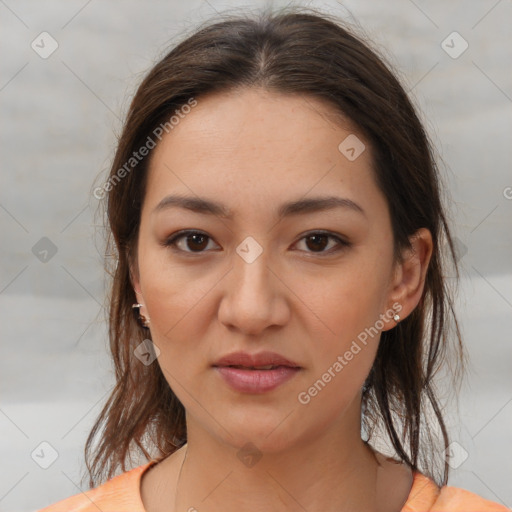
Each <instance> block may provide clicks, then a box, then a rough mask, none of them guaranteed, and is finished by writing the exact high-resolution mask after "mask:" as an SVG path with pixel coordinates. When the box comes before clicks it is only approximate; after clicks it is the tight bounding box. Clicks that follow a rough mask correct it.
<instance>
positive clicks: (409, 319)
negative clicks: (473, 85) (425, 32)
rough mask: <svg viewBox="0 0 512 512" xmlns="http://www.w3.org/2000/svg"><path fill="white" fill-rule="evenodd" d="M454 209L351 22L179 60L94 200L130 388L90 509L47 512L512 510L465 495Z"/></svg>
mask: <svg viewBox="0 0 512 512" xmlns="http://www.w3.org/2000/svg"><path fill="white" fill-rule="evenodd" d="M440 190H441V184H440V181H439V177H438V173H437V169H436V166H435V162H434V159H433V156H432V150H431V147H430V144H429V141H428V138H427V136H426V134H425V132H424V129H423V127H422V125H421V123H420V121H419V120H418V117H417V115H416V113H415V111H414V108H413V107H412V105H411V103H410V101H409V100H408V98H407V96H406V94H405V92H404V90H403V88H402V87H401V86H400V84H399V83H398V81H397V79H396V78H395V76H394V75H393V74H392V73H391V72H390V71H389V69H388V68H387V67H386V65H385V64H384V63H383V61H382V60H381V59H380V58H379V57H378V56H377V55H376V53H375V52H374V51H373V50H371V49H370V48H369V47H368V46H367V44H366V43H364V42H363V41H362V40H360V39H358V38H357V37H356V36H354V35H353V34H352V33H351V32H349V31H347V30H346V29H345V28H343V27H342V26H341V24H340V23H339V21H338V20H336V19H334V18H331V17H329V16H327V15H325V14H322V13H318V12H316V11H312V10H311V9H309V10H306V9H302V8H288V9H284V10H282V11H280V12H278V13H272V12H268V11H267V12H263V13H262V14H261V15H260V17H256V18H251V17H249V16H248V17H233V18H228V19H225V20H222V21H217V22H210V23H208V24H207V25H206V26H204V27H201V29H200V30H198V31H197V32H196V33H195V34H193V35H191V36H190V37H188V38H187V39H186V40H184V41H183V42H181V43H180V44H179V45H177V46H176V48H174V49H173V50H172V51H171V52H170V53H169V54H168V55H166V56H165V57H164V58H163V59H162V60H161V61H160V62H159V63H157V64H156V66H155V67H154V68H153V69H152V70H151V71H150V73H149V74H148V75H147V77H146V78H145V79H144V81H143V82H142V84H141V85H140V87H139V89H138V91H137V93H136V95H135V97H134V99H133V101H132V104H131V107H130V111H129V113H128V116H127V120H126V123H125V126H124V130H123V133H122V136H121V138H120V141H119V145H118V148H117V152H116V155H115V159H114V162H113V165H112V169H111V173H110V177H109V179H108V181H107V182H106V183H105V185H103V186H102V187H98V188H97V189H96V190H95V195H96V196H97V197H103V196H105V198H106V204H107V214H108V226H109V229H110V235H111V236H110V242H111V245H110V246H109V248H108V251H107V254H112V252H114V253H115V270H114V279H113V286H112V297H111V307H110V342H111V349H112V354H113V357H114V362H115V366H116V379H117V386H116V388H115V389H114V392H113V393H112V395H111V397H110V399H109V401H108V403H107V404H106V405H105V408H104V410H103V411H102V413H101V415H100V417H99V418H98V421H97V423H96V424H95V426H94V428H93V430H92V432H91V434H90V436H89V439H88V441H87V445H86V458H87V463H88V468H89V474H90V482H89V485H90V487H95V488H94V489H93V490H92V491H89V492H87V493H82V494H78V495H75V496H72V497H70V498H68V499H64V500H62V501H60V502H58V503H56V504H54V505H52V506H50V507H47V508H45V509H44V511H45V512H57V511H61V510H62V511H64V510H66V511H74V510H80V511H89V510H98V509H100V510H103V511H107V510H123V511H125V512H127V511H146V512H164V511H166V512H175V511H178V510H188V511H195V510H197V511H220V510H222V511H223V512H230V511H232V510H237V511H240V510H247V511H256V510H272V511H290V510H293V511H295V510H297V511H299V510H308V511H319V510H322V511H331V510H332V511H354V510H365V511H366V510H367V511H379V512H398V511H427V510H436V511H440V510H442V511H455V510H464V511H465V512H469V511H491V510H492V511H501V510H506V508H505V507H503V506H502V505H499V504H497V503H492V502H490V501H487V500H485V499H483V498H481V497H479V496H477V495H475V494H472V493H470V492H468V491H465V490H462V489H455V488H452V487H447V486H446V483H447V478H448V469H449V464H448V462H449V460H448V458H447V456H445V454H447V453H448V451H449V450H447V448H448V446H449V439H448V434H447V431H446V428H445V424H444V421H443V415H442V409H441V405H440V404H439V403H438V400H437V398H436V394H435V386H434V380H433V379H434V376H435V374H436V372H437V371H438V369H439V368H440V366H441V365H442V364H443V363H445V362H446V359H447V358H446V352H447V349H448V347H449V343H450V340H452V339H453V340H455V347H456V349H457V350H456V353H457V354H458V361H452V362H451V363H452V366H453V365H455V370H456V372H455V373H457V365H459V366H460V364H461V360H462V355H463V352H462V345H461V340H460V333H459V329H458V325H457V321H456V318H455V315H454V314H453V303H452V298H451V295H450V293H449V289H448V287H447V284H446V283H445V281H444V279H443V276H444V275H445V273H446V269H447V266H448V265H453V267H454V268H455V270H456V258H455V256H454V250H453V244H452V239H451V236H450V229H449V226H448V224H447V220H446V217H445V212H444V207H443V205H442V203H441V200H440ZM442 247H447V248H448V249H449V251H450V252H449V255H450V257H451V260H448V258H445V257H444V255H443V251H442ZM134 312H135V316H133V313H134ZM452 331H453V333H452ZM102 425H103V427H102ZM100 428H102V429H103V430H102V433H101V439H100V443H99V445H98V447H97V448H96V450H95V451H94V452H93V453H94V460H93V462H92V465H91V464H89V462H90V460H89V455H90V449H91V446H92V441H93V439H94V437H95V435H96V434H97V433H98V432H99V431H100ZM134 443H135V445H137V446H138V447H139V448H140V449H141V450H142V452H143V454H144V456H145V457H146V458H147V459H148V460H149V459H150V460H149V462H147V463H146V464H143V465H141V466H138V467H136V468H133V469H131V470H129V471H127V469H126V458H127V457H128V456H129V455H130V453H131V451H132V448H133V446H132V445H133V444H134ZM377 445H379V449H377ZM148 447H149V448H150V449H151V448H156V449H158V455H151V453H150V451H148V450H147V448H148ZM118 466H121V468H122V471H124V473H122V474H120V475H117V476H115V477H114V473H115V471H116V469H117V467H118ZM105 480H108V481H106V482H105ZM102 482H104V483H102Z"/></svg>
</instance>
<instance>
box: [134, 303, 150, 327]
mask: <svg viewBox="0 0 512 512" xmlns="http://www.w3.org/2000/svg"><path fill="white" fill-rule="evenodd" d="M142 306H144V304H139V303H137V304H132V308H133V311H134V313H135V314H136V317H135V318H136V320H137V322H138V323H139V325H141V326H142V327H145V328H146V329H148V328H149V320H150V318H149V317H146V316H144V315H141V314H140V308H141V307H142ZM136 309H138V311H135V310H136Z"/></svg>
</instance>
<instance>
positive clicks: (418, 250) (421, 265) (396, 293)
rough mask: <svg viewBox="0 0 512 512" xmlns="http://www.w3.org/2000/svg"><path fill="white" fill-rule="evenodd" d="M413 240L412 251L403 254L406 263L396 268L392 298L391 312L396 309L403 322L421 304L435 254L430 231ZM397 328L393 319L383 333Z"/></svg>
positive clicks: (390, 293) (390, 301)
mask: <svg viewBox="0 0 512 512" xmlns="http://www.w3.org/2000/svg"><path fill="white" fill-rule="evenodd" d="M409 240H410V243H411V248H410V249H406V250H405V251H404V252H403V253H402V261H401V262H399V263H397V264H396V266H395V269H394V275H393V278H392V279H391V282H390V291H389V297H388V300H389V305H388V308H387V311H390V310H393V309H394V310H395V311H396V313H398V314H399V316H400V321H402V320H404V319H405V318H406V317H407V316H408V315H409V314H411V312H412V311H413V310H414V309H415V308H416V306H417V305H418V303H419V302H420V300H421V296H422V294H423V289H424V287H425V277H426V275H427V270H428V265H429V263H430V258H431V257H432V250H433V243H432V235H431V233H430V231H429V230H428V229H426V228H421V229H419V230H418V231H416V233H414V235H412V236H411V237H410V238H409ZM398 305H400V306H401V308H400V306H398ZM388 318H389V316H388ZM395 326H396V322H395V321H394V320H393V318H392V317H391V319H390V320H388V321H387V322H386V325H385V327H384V329H383V331H387V330H389V329H392V328H393V327H395Z"/></svg>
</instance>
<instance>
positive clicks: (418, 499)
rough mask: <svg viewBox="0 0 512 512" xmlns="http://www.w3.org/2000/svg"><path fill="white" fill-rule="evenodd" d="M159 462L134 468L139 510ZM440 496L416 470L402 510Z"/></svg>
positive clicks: (416, 509)
mask: <svg viewBox="0 0 512 512" xmlns="http://www.w3.org/2000/svg"><path fill="white" fill-rule="evenodd" d="M158 462H159V460H156V459H153V460H151V461H150V462H148V463H146V464H143V465H142V466H139V467H137V468H134V469H133V470H132V472H133V477H134V480H135V484H136V485H133V487H132V488H133V489H134V491H136V493H135V494H134V496H133V502H134V503H135V504H136V511H137V512H147V511H146V509H145V508H144V503H143V502H142V495H141V483H142V476H143V474H144V473H145V472H146V471H148V470H149V469H150V468H151V467H152V466H154V465H155V464H157V463H158ZM438 496H439V487H437V485H436V484H435V483H434V482H433V481H432V480H430V478H428V477H426V476H425V475H423V474H422V473H420V472H418V471H414V472H413V480H412V486H411V490H410V491H409V495H408V497H407V500H406V501H405V504H404V506H403V507H402V509H401V511H400V512H424V511H425V510H430V508H431V506H432V505H433V504H434V503H435V501H436V499H437V497H438Z"/></svg>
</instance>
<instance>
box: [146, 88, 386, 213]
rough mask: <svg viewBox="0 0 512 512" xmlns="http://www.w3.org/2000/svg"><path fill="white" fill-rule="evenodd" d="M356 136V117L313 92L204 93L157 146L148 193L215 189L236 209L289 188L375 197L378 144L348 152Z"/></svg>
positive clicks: (152, 198) (154, 197) (291, 192)
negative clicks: (346, 116) (344, 146)
mask: <svg viewBox="0 0 512 512" xmlns="http://www.w3.org/2000/svg"><path fill="white" fill-rule="evenodd" d="M335 120H336V121H337V122H335ZM349 136H352V137H353V136H357V137H358V140H360V141H361V143H362V136H361V135H360V134H359V133H358V131H357V130H356V128H355V126H354V125H353V123H351V122H350V121H348V120H343V118H342V117H341V116H340V114H338V112H337V111H336V110H335V107H333V106H332V105H331V104H330V103H328V102H326V101H322V100H319V99H317V98H314V97H311V96H306V95H301V94H293V95H289V94H281V93H274V92H268V91H265V90H261V89H245V90H237V91H231V92H228V93H215V94H209V95H206V96H201V97H199V98H198V99H197V105H196V106H194V107H193V108H191V109H190V112H189V113H188V114H183V115H182V116H180V121H179V122H178V123H177V124H175V125H174V127H173V128H172V130H171V131H170V132H169V133H168V134H164V136H163V138H162V140H161V142H159V143H158V145H157V147H156V148H155V149H154V150H153V153H152V155H151V161H150V169H149V178H148V187H147V192H146V195H147V201H148V202H150V203H152V204H153V206H154V205H155V204H157V203H158V202H159V201H160V200H161V199H162V198H163V197H164V196H165V195H166V194H167V193H171V192H177V193H181V194H187V195H198V196H210V197H212V196H213V197H218V198H222V202H224V203H226V204H230V205H233V209H234V210H235V211H236V205H237V204H239V205H243V204H246V205H249V204H252V205H253V206H256V205H257V204H260V205H261V204H262V201H265V202H267V201H270V202H275V203H276V204H277V202H278V203H279V204H280V203H282V201H283V196H284V195H286V196H290V197H293V198H298V197H302V196H306V195H307V194H309V193H311V194H312V195H318V194H322V193H326V192H329V193H332V192H336V190H338V191H339V192H344V193H345V195H346V194H350V193H355V191H356V189H359V191H361V190H362V189H364V188H366V189H367V192H368V193H369V197H368V198H369V199H371V197H370V196H371V195H372V194H373V195H375V193H378V191H377V190H376V188H375V184H374V180H373V172H372V158H371V150H370V147H369V145H368V144H366V143H364V144H365V150H364V151H363V152H362V153H361V155H360V156H359V157H358V158H357V159H355V160H353V161H351V160H349V159H347V158H346V156H344V155H343V154H342V153H341V152H340V149H339V146H340V143H342V142H343V141H344V140H345V139H346V138H347V137H349ZM369 188H373V190H371V191H370V190H368V189H369ZM374 199H375V198H374ZM145 202H146V201H145Z"/></svg>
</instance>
